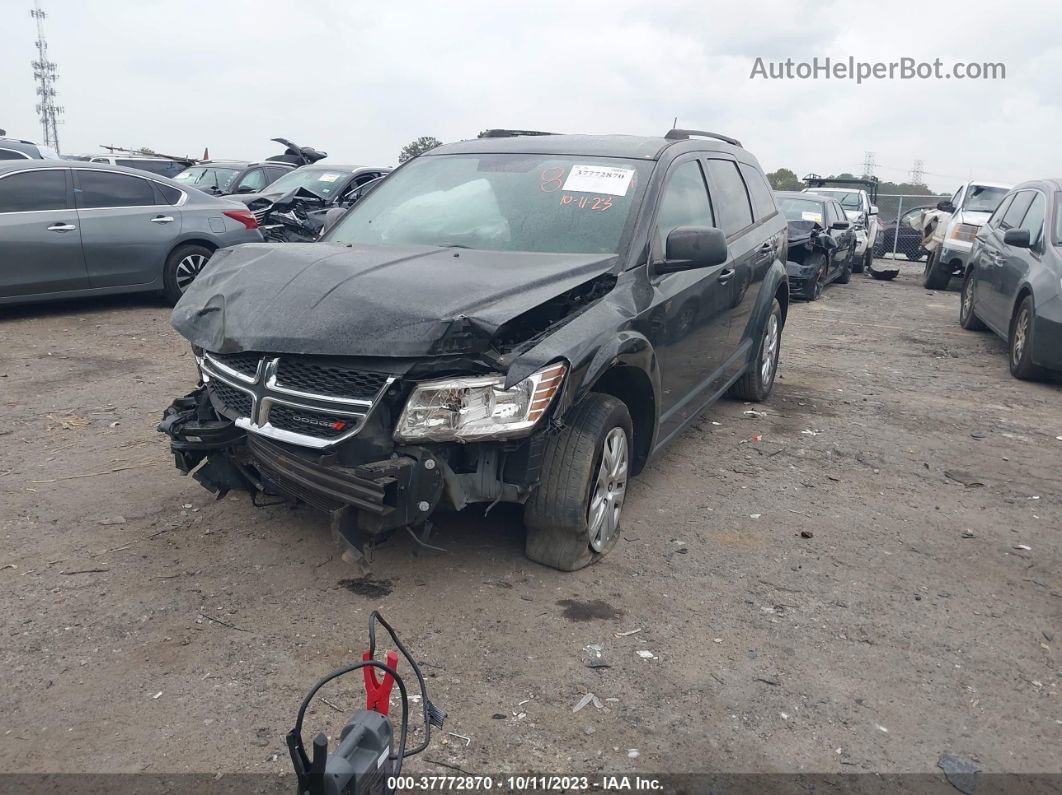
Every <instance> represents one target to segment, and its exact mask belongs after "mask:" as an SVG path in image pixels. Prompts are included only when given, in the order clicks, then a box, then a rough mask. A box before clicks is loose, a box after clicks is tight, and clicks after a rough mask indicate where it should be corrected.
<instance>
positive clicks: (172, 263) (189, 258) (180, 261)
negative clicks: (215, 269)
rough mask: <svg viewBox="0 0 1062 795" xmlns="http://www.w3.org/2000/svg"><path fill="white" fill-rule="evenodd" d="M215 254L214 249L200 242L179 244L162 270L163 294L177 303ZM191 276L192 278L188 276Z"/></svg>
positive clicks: (169, 300)
mask: <svg viewBox="0 0 1062 795" xmlns="http://www.w3.org/2000/svg"><path fill="white" fill-rule="evenodd" d="M213 254H214V249H212V248H207V247H206V246H201V245H199V244H198V243H187V244H185V245H183V246H177V248H175V249H174V250H173V251H171V252H170V256H168V257H167V258H166V265H165V267H164V268H163V271H162V294H163V296H164V297H165V298H166V300H167V301H168V302H169V303H171V304H176V303H177V301H179V300H180V298H181V296H182V295H184V291H185V290H186V289H187V288H188V285H189V284H191V283H192V282H193V281H194V280H195V277H196V276H198V275H199V273H200V272H201V271H202V270H203V268H205V267H206V264H207V262H209V261H210V258H211V256H213ZM188 276H191V278H187V277H188Z"/></svg>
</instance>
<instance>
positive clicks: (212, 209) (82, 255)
mask: <svg viewBox="0 0 1062 795" xmlns="http://www.w3.org/2000/svg"><path fill="white" fill-rule="evenodd" d="M261 240H262V235H261V233H260V232H259V231H258V224H257V223H256V221H255V218H254V215H252V214H251V212H250V211H249V210H248V209H247V206H246V205H244V204H241V203H237V202H234V201H230V200H228V199H220V198H215V197H213V196H208V195H207V194H205V193H201V192H200V191H197V190H190V189H188V188H185V187H182V186H181V185H179V184H178V183H176V182H174V181H173V180H170V179H166V178H165V177H157V176H153V175H150V174H145V173H144V172H142V171H136V170H134V169H129V168H121V167H119V166H109V165H101V164H98V163H83V162H73V161H70V162H66V161H61V160H29V161H27V160H21V161H9V162H2V163H0V304H14V303H23V302H29V301H47V300H51V299H56V298H71V297H76V296H92V295H106V294H111V293H132V292H160V293H162V294H163V295H165V297H166V299H167V300H169V301H170V302H171V303H172V302H176V301H177V299H178V298H180V297H181V294H182V293H183V292H184V290H185V288H187V287H188V285H189V284H191V283H192V281H193V280H194V279H195V277H196V276H197V275H198V274H199V272H200V271H202V269H203V268H204V267H205V266H206V264H207V262H208V261H209V260H210V257H211V255H212V254H213V253H214V252H215V251H216V250H217V249H219V248H223V247H225V246H234V245H236V244H238V243H253V242H258V241H261Z"/></svg>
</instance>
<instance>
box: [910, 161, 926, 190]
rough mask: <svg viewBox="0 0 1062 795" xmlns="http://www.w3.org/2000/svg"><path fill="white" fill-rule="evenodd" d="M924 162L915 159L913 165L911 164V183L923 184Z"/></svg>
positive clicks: (924, 182)
mask: <svg viewBox="0 0 1062 795" xmlns="http://www.w3.org/2000/svg"><path fill="white" fill-rule="evenodd" d="M925 173H926V164H925V163H923V162H922V161H921V160H915V161H914V165H913V166H911V184H912V185H925V184H926V177H925Z"/></svg>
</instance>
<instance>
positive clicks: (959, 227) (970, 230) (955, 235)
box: [948, 224, 980, 243]
mask: <svg viewBox="0 0 1062 795" xmlns="http://www.w3.org/2000/svg"><path fill="white" fill-rule="evenodd" d="M978 229H980V227H979V226H976V225H974V224H955V226H953V227H952V228H951V233H950V234H949V235H948V237H950V238H951V239H952V240H965V241H967V242H968V243H972V242H973V241H974V238H975V237H977V230H978Z"/></svg>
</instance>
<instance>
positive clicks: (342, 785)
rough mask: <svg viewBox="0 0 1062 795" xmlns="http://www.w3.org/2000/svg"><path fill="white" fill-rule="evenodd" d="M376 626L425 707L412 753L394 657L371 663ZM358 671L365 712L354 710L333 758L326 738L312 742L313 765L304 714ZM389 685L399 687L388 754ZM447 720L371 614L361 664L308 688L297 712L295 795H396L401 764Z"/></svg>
mask: <svg viewBox="0 0 1062 795" xmlns="http://www.w3.org/2000/svg"><path fill="white" fill-rule="evenodd" d="M377 623H379V624H380V625H381V626H383V628H384V629H386V630H387V633H388V634H389V635H390V636H391V640H393V641H394V644H395V647H396V648H397V649H398V651H399V652H401V653H402V656H403V657H405V658H406V660H407V661H408V662H409V667H410V669H411V670H412V671H413V673H414V675H415V676H416V677H417V684H418V685H419V686H420V694H421V701H422V703H423V705H424V740H423V741H422V742H421V743H420V744H419V745H418V746H417V747H416V748H414V749H412V750H411V751H407V750H406V740H407V738H408V735H409V694H408V692H407V690H406V684H405V682H404V681H403V679H402V677H401V675H400V674H399V673H398V670H397V669H398V653H397V652H393V651H392V652H388V654H387V662H386V663H382V662H380V661H379V660H377V659H375V657H376V624H377ZM358 670H360V671H362V672H363V676H364V679H365V689H366V693H367V706H366V709H362V710H358V712H356V713H355V714H354V716H353V717H352V718H351V719H350V720H349V721H348V722H347V724H346V725H345V726H344V727H343V730H342V732H341V733H340V735H339V744H338V745H337V746H336V749H335V751H333V752H332V753H329V752H328V738H327V737H325V735H323V734H318V735H317V736H316V737H314V739H313V758H312V759H311V758H310V757H309V756H307V754H306V747H305V745H304V743H303V739H302V723H303V719H304V718H305V717H306V709H307V708H308V707H309V705H310V702H311V701H312V700H313V697H314V696H315V695H316V694H317V691H318V690H320V689H321V688H322V687H324V686H325V685H326V684H328V683H329V682H331V681H332V680H334V679H338V678H339V677H341V676H343V675H345V674H349V673H352V672H353V671H358ZM377 671H381V672H383V679H382V680H379V679H377V677H376V672H377ZM392 684H397V685H398V692H399V700H400V702H401V705H402V718H401V723H400V724H399V732H398V750H397V751H394V750H392V748H393V743H394V731H393V728H392V726H391V722H390V720H389V719H388V715H387V713H388V707H389V703H390V696H391V687H392ZM445 719H446V713H445V712H444V711H443V710H441V709H439V708H438V707H436V706H435V705H434V704H432V703H431V701H429V700H428V693H427V689H426V687H425V685H424V675H423V674H422V673H421V671H420V666H418V665H417V661H416V660H414V659H413V657H412V655H410V653H409V651H408V650H407V649H406V647H405V646H403V645H402V641H400V640H399V639H398V635H397V634H396V633H395V631H394V630H393V629H392V628H391V625H390V624H388V623H387V622H386V621H385V620H384V618H383V616H381V615H380V614H379V613H378V612H377V611H375V610H374V611H373V612H372V613H371V614H370V615H369V649H368V651H366V652H365V653H364V655H363V657H362V661H361V662H359V663H354V664H352V665H347V666H344V667H343V668H337V669H336V670H335V671H332V673H330V674H328V675H326V676H324V677H323V678H321V679H320V680H319V681H318V682H317V684H315V685H314V686H313V687H312V688H310V692H309V693H307V694H306V698H304V699H303V701H302V704H301V705H300V706H299V712H298V715H297V716H296V718H295V728H293V729H292V730H291V731H290V732H288V735H287V741H288V751H289V752H290V753H291V762H292V764H293V765H294V767H295V775H296V777H297V779H298V793H299V795H355V793H356V794H357V795H362V794H363V793H366V794H368V793H371V794H372V795H391V793H393V792H394V787H393V786H392V784H393V782H394V780H395V779H396V778H397V777H398V776H399V775H400V774H401V772H402V762H403V760H404V759H406V757H410V756H413V755H414V754H419V753H420V752H421V751H423V750H424V749H425V748H427V747H428V744H429V743H430V742H431V727H432V726H435V727H437V728H440V729H441V728H442V725H443V721H444V720H445Z"/></svg>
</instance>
